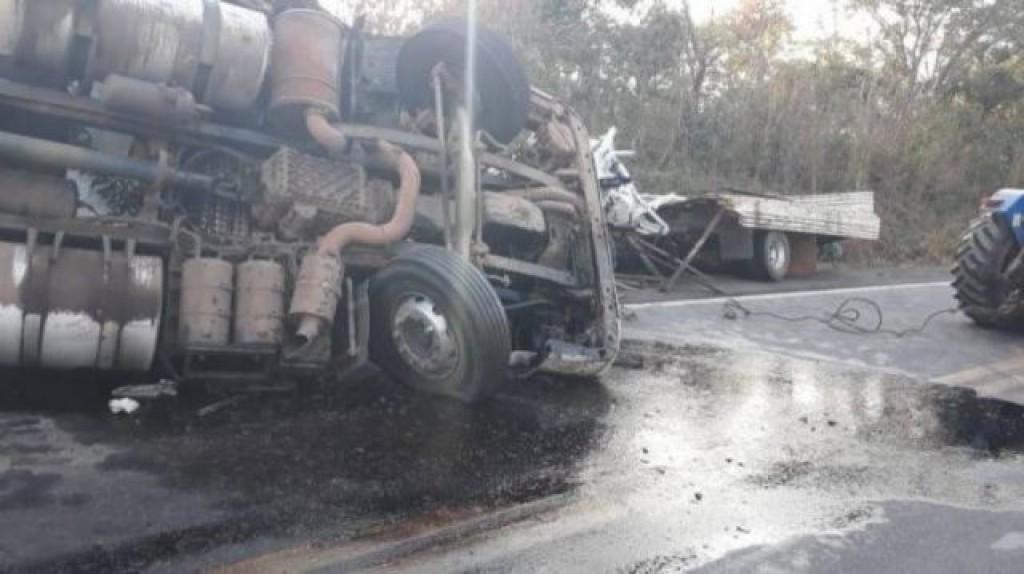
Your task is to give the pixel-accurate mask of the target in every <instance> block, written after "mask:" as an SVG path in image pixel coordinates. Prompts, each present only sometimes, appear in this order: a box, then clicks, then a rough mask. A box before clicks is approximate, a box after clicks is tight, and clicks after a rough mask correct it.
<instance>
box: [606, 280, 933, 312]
mask: <svg viewBox="0 0 1024 574" xmlns="http://www.w3.org/2000/svg"><path fill="white" fill-rule="evenodd" d="M936 287H947V288H948V287H949V282H948V281H936V282H933V283H904V284H900V285H876V286H872V287H844V288H840V289H821V290H817V291H791V292H788V293H768V294H764V295H740V296H737V297H715V298H713V299H691V300H686V301H660V302H654V303H633V304H630V305H626V308H627V309H629V310H631V311H640V310H643V309H674V308H678V307H696V306H700V305H721V304H722V303H726V302H728V301H731V300H736V301H777V300H779V299H797V298H801V297H813V296H815V295H857V294H864V293H882V292H886V291H902V290H907V289H933V288H936Z"/></svg>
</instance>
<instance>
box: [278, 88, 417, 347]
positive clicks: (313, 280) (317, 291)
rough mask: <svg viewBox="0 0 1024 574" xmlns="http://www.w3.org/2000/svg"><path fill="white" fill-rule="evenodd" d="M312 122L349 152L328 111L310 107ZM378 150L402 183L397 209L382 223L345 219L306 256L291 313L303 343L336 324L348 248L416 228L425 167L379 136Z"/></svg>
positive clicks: (313, 132) (315, 130) (334, 146)
mask: <svg viewBox="0 0 1024 574" xmlns="http://www.w3.org/2000/svg"><path fill="white" fill-rule="evenodd" d="M306 124H307V127H308V128H309V133H310V136H312V137H313V139H314V140H315V141H316V142H317V143H319V144H320V145H322V146H324V148H326V149H327V151H328V152H330V153H331V154H332V155H334V156H339V155H341V154H342V153H344V150H345V147H346V146H347V144H348V138H346V137H345V134H344V133H342V131H341V130H340V129H339V128H337V127H336V126H334V125H332V124H331V123H330V121H328V119H327V118H326V117H325V116H324V114H323V112H320V111H319V110H316V109H314V108H311V109H309V110H307V112H306ZM376 151H377V153H378V154H380V156H381V157H382V159H383V160H384V163H385V164H387V165H388V166H389V167H391V168H392V169H394V171H396V172H397V173H398V175H399V179H400V181H401V183H400V186H399V191H398V202H397V205H396V206H395V213H394V215H392V216H391V220H390V221H388V222H387V223H384V224H381V225H373V224H370V223H362V222H354V223H343V224H341V225H339V226H337V227H335V228H334V229H332V230H331V231H329V232H328V233H327V234H325V235H324V236H323V237H321V238H320V241H319V242H318V244H317V250H316V252H315V253H311V254H309V255H307V256H306V257H304V258H303V260H302V267H301V269H300V270H299V277H298V280H297V281H296V286H295V294H294V295H293V296H292V303H291V310H290V313H289V314H290V315H291V316H292V319H293V320H294V321H296V322H297V324H298V328H297V330H296V332H295V334H296V337H297V339H298V342H299V343H300V344H301V345H306V344H309V343H311V342H312V341H313V340H315V339H316V338H317V337H318V336H320V335H321V334H322V333H323V332H324V330H325V328H326V327H327V326H328V325H330V324H331V323H333V322H334V315H335V313H336V312H337V308H338V299H339V298H340V296H341V285H342V282H343V280H344V276H345V273H344V266H343V265H342V263H341V254H342V252H343V251H344V250H345V249H346V248H347V247H348V246H350V245H353V244H358V245H375V246H384V245H390V244H392V243H396V242H398V241H401V240H402V239H404V238H405V236H406V235H408V234H409V230H410V229H412V224H413V220H414V219H415V216H416V201H417V199H418V198H419V194H420V186H421V182H422V175H421V174H420V169H419V166H417V165H416V161H415V160H414V159H413V158H412V156H410V155H409V154H408V153H406V152H405V151H403V150H402V149H401V148H399V147H397V146H394V145H392V144H389V143H387V142H384V141H380V140H378V141H377V150H376Z"/></svg>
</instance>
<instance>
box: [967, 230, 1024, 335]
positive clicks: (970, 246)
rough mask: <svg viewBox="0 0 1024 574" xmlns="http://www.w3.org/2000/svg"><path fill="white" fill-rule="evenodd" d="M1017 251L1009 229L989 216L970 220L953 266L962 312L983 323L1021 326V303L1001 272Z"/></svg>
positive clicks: (1023, 308) (1023, 324)
mask: <svg viewBox="0 0 1024 574" xmlns="http://www.w3.org/2000/svg"><path fill="white" fill-rule="evenodd" d="M1018 253H1020V246H1019V245H1018V244H1017V240H1016V238H1015V237H1014V236H1013V234H1012V233H1011V232H1010V230H1009V229H1007V228H1006V227H1004V226H1003V225H1000V224H999V222H997V221H996V220H995V219H993V218H992V217H990V216H986V217H981V218H978V219H976V220H975V221H974V222H973V223H971V227H970V229H968V231H967V233H966V234H965V235H964V237H963V239H961V240H960V245H959V246H958V247H957V250H956V265H954V266H953V277H954V279H953V288H954V289H955V290H956V299H957V301H958V302H959V303H960V309H961V310H962V311H963V312H964V314H965V315H967V316H968V317H970V318H971V319H972V320H974V322H975V323H977V324H978V325H981V326H983V327H990V328H999V329H1011V330H1017V331H1019V330H1021V329H1022V328H1024V305H1022V304H1021V300H1020V297H1019V294H1017V293H1016V292H1017V291H1018V289H1015V288H1014V286H1013V285H1012V284H1011V283H1010V281H1009V280H1008V279H1007V278H1006V277H1005V276H1004V275H1003V273H1004V272H1005V271H1006V269H1007V267H1008V266H1009V265H1010V263H1011V262H1012V261H1013V260H1014V258H1015V257H1016V256H1017V254H1018Z"/></svg>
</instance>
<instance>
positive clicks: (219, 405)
mask: <svg viewBox="0 0 1024 574" xmlns="http://www.w3.org/2000/svg"><path fill="white" fill-rule="evenodd" d="M252 396H253V395H234V396H232V397H228V398H226V399H224V400H220V401H217V402H215V403H212V404H209V405H206V406H205V407H203V408H201V409H199V410H198V411H196V416H198V417H199V418H205V417H208V416H210V415H213V414H216V413H219V412H220V411H222V410H224V409H226V408H229V407H233V406H235V405H238V404H239V403H241V402H242V401H244V400H245V399H247V398H249V397H252Z"/></svg>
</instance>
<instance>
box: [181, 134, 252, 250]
mask: <svg viewBox="0 0 1024 574" xmlns="http://www.w3.org/2000/svg"><path fill="white" fill-rule="evenodd" d="M181 168H182V169H183V170H184V171H186V172H188V173H195V174H201V175H204V176H207V177H211V178H213V179H214V180H215V181H218V182H222V183H223V184H224V186H225V188H226V189H231V190H235V191H236V192H237V193H233V194H228V193H219V194H212V193H203V192H196V191H190V190H187V189H184V190H181V193H180V194H179V199H180V202H181V206H182V207H183V208H184V210H185V213H186V214H187V215H188V217H189V221H190V223H192V224H193V225H194V226H195V227H196V228H197V229H198V230H200V231H202V232H203V233H204V234H207V235H210V236H214V237H220V238H226V237H230V238H248V237H249V235H250V233H251V231H252V207H251V201H249V199H250V198H249V197H247V196H246V195H245V194H246V192H247V191H249V190H256V189H257V186H258V175H257V172H258V171H259V164H258V163H256V162H250V161H249V160H248V158H246V157H244V156H241V155H239V154H234V153H230V152H227V151H224V150H220V149H206V150H200V151H195V152H192V153H187V154H184V155H183V158H182V160H181Z"/></svg>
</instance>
